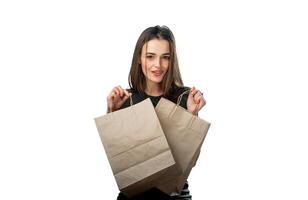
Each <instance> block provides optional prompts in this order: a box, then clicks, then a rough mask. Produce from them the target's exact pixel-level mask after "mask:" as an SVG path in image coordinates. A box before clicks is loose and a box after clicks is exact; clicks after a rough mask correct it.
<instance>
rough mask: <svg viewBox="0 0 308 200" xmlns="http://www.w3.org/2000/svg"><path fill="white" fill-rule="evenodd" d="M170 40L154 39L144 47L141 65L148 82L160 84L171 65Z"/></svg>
mask: <svg viewBox="0 0 308 200" xmlns="http://www.w3.org/2000/svg"><path fill="white" fill-rule="evenodd" d="M169 60H170V50H169V42H168V41H167V40H164V39H152V40H150V41H148V42H147V43H146V44H144V45H143V47H142V52H141V61H139V62H141V65H142V71H143V74H144V76H145V77H146V80H147V83H150V84H159V83H160V82H161V81H162V80H163V78H164V75H165V74H166V72H167V70H168V66H169V62H170V61H169Z"/></svg>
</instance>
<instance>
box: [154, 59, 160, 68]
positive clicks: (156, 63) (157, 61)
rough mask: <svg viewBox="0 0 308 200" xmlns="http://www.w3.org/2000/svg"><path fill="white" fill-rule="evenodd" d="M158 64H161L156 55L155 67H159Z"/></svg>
mask: <svg viewBox="0 0 308 200" xmlns="http://www.w3.org/2000/svg"><path fill="white" fill-rule="evenodd" d="M160 65H161V59H160V58H159V57H157V58H156V59H155V65H154V66H155V67H156V68H160Z"/></svg>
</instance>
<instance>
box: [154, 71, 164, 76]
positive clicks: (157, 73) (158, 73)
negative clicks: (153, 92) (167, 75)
mask: <svg viewBox="0 0 308 200" xmlns="http://www.w3.org/2000/svg"><path fill="white" fill-rule="evenodd" d="M152 73H153V74H154V75H155V76H160V75H162V73H163V72H155V71H154V72H152Z"/></svg>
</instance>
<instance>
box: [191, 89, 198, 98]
mask: <svg viewBox="0 0 308 200" xmlns="http://www.w3.org/2000/svg"><path fill="white" fill-rule="evenodd" d="M198 91H199V90H192V92H191V94H192V95H193V97H194V96H195V95H196V94H197V92H198Z"/></svg>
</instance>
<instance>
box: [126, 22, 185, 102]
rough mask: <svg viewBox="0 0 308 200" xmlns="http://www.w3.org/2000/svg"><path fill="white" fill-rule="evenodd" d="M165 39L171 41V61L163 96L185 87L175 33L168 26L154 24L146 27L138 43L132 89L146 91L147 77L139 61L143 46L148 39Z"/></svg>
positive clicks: (133, 66) (130, 75)
mask: <svg viewBox="0 0 308 200" xmlns="http://www.w3.org/2000/svg"><path fill="white" fill-rule="evenodd" d="M156 38H157V39H164V40H167V41H168V42H169V49H170V62H169V66H168V70H167V72H166V74H165V76H164V78H163V80H162V82H161V88H162V90H163V96H165V97H168V96H170V95H171V94H172V93H173V92H174V91H175V90H176V88H182V87H183V81H182V78H181V73H180V69H179V64H178V58H177V53H176V45H175V39H174V36H173V33H172V32H171V30H170V29H169V28H168V27H167V26H158V25H157V26H154V27H149V28H147V29H145V30H144V31H143V32H142V33H141V35H140V36H139V39H138V41H137V43H136V46H135V50H134V55H133V59H132V65H131V68H130V72H129V76H128V82H129V86H130V88H131V89H132V90H135V91H138V92H139V93H144V92H145V89H146V78H145V76H144V74H143V72H142V68H141V64H140V63H139V60H140V57H141V52H142V47H143V45H144V44H146V43H147V42H148V41H150V40H152V39H156Z"/></svg>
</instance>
